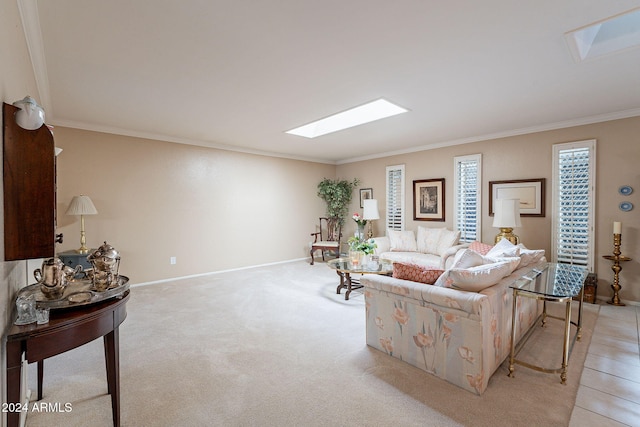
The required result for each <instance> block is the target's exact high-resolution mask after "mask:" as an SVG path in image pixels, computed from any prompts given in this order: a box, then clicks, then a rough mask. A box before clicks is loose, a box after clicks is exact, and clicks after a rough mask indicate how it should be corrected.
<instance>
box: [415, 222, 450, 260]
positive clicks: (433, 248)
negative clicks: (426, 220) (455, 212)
mask: <svg viewBox="0 0 640 427" xmlns="http://www.w3.org/2000/svg"><path fill="white" fill-rule="evenodd" d="M442 230H445V229H444V228H428V227H422V226H419V227H418V237H417V244H418V252H422V253H423V254H433V255H438V242H439V241H440V235H441V234H442Z"/></svg>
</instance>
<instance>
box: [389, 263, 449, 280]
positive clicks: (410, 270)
mask: <svg viewBox="0 0 640 427" xmlns="http://www.w3.org/2000/svg"><path fill="white" fill-rule="evenodd" d="M442 273H444V270H440V269H435V268H430V267H421V266H419V265H416V264H406V263H403V262H394V263H393V277H395V278H396V279H403V280H411V281H412V282H418V283H424V284H426V285H433V283H434V282H435V281H436V280H438V277H440V275H441V274H442Z"/></svg>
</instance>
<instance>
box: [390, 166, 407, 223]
mask: <svg viewBox="0 0 640 427" xmlns="http://www.w3.org/2000/svg"><path fill="white" fill-rule="evenodd" d="M387 229H391V230H404V165H398V166H387Z"/></svg>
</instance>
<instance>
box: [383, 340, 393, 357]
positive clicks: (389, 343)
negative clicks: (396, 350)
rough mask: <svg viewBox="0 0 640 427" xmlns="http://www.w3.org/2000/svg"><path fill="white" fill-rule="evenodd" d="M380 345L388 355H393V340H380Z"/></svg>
mask: <svg viewBox="0 0 640 427" xmlns="http://www.w3.org/2000/svg"><path fill="white" fill-rule="evenodd" d="M380 345H381V346H382V348H383V349H385V351H386V352H387V353H389V354H391V353H393V340H392V338H380Z"/></svg>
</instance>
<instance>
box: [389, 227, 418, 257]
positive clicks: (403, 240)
mask: <svg viewBox="0 0 640 427" xmlns="http://www.w3.org/2000/svg"><path fill="white" fill-rule="evenodd" d="M387 235H388V236H389V242H390V245H391V251H396V252H417V251H418V247H417V245H416V237H415V236H414V235H413V231H411V230H407V231H398V230H387Z"/></svg>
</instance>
